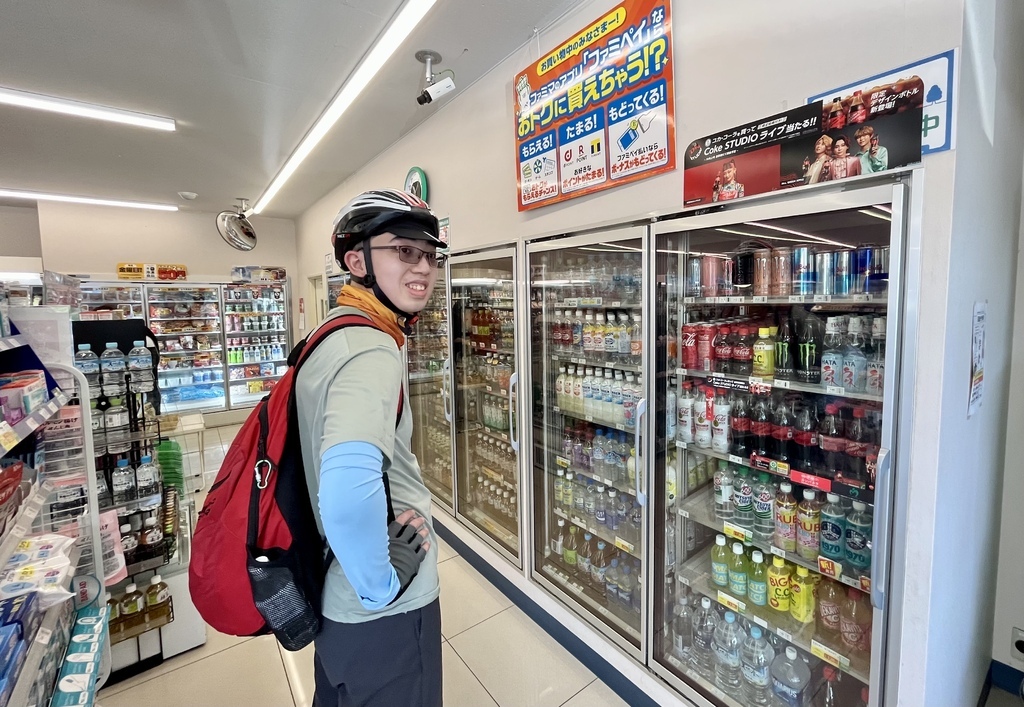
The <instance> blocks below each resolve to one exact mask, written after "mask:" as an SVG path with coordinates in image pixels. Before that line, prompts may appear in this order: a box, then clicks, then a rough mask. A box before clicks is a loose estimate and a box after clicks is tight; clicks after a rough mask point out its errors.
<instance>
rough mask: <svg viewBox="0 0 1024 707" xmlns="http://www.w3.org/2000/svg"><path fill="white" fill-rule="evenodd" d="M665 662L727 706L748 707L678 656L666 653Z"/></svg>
mask: <svg viewBox="0 0 1024 707" xmlns="http://www.w3.org/2000/svg"><path fill="white" fill-rule="evenodd" d="M665 663H666V664H667V665H668V666H669V667H671V668H673V669H674V670H675V671H676V672H678V673H679V674H680V675H682V676H684V677H686V679H687V680H689V681H690V682H691V683H693V684H694V685H696V686H697V687H698V689H703V690H706V691H707V692H710V693H711V694H712V695H714V696H715V697H716V698H717V699H718V700H719V701H721V702H722V703H723V704H725V705H727V707H747V705H746V704H744V703H742V702H740V701H738V700H737V699H735V698H734V697H732V696H730V695H727V694H725V693H724V692H723V691H722V689H721V688H720V687H718V686H717V685H715V684H714V682H713V681H712V680H710V679H708V678H705V677H703V676H702V675H700V674H699V673H698V672H697V671H696V670H694V669H693V668H691V667H690V665H689V664H685V663H683V662H682V661H681V660H679V658H677V657H676V656H674V655H665Z"/></svg>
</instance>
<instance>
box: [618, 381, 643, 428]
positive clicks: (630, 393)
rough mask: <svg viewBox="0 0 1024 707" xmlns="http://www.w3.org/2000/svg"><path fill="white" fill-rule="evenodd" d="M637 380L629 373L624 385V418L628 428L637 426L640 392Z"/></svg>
mask: <svg viewBox="0 0 1024 707" xmlns="http://www.w3.org/2000/svg"><path fill="white" fill-rule="evenodd" d="M635 380H636V377H635V376H634V375H633V374H632V373H627V374H626V382H625V383H624V384H623V386H622V419H623V424H624V425H625V427H626V429H627V430H631V429H634V428H635V427H636V403H637V400H638V399H639V398H640V394H639V391H638V390H637V387H636V383H635Z"/></svg>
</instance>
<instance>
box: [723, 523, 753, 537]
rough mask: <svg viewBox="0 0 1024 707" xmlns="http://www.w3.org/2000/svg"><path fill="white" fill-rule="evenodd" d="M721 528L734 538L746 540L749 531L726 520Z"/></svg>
mask: <svg viewBox="0 0 1024 707" xmlns="http://www.w3.org/2000/svg"><path fill="white" fill-rule="evenodd" d="M723 530H724V531H725V534H726V535H728V536H729V537H730V538H733V539H735V540H746V539H747V533H748V532H749V531H748V530H747V529H746V528H741V527H740V526H738V525H733V524H732V523H728V522H727V523H724V524H723Z"/></svg>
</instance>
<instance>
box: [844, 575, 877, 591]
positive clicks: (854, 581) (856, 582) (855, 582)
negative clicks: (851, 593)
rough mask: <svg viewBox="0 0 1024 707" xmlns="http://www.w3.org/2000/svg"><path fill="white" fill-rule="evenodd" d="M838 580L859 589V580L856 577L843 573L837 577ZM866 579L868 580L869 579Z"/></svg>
mask: <svg viewBox="0 0 1024 707" xmlns="http://www.w3.org/2000/svg"><path fill="white" fill-rule="evenodd" d="M839 581H840V582H842V583H843V584H845V585H847V586H849V587H853V588H854V589H860V580H859V579H857V578H856V577H847V576H846V575H843V576H842V577H840V578H839ZM868 581H869V582H870V580H868Z"/></svg>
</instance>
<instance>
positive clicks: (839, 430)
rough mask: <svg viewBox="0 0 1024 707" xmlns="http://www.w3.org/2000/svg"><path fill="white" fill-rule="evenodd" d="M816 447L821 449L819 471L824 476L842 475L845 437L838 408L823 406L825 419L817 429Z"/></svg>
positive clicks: (844, 464) (844, 462) (831, 405)
mask: <svg viewBox="0 0 1024 707" xmlns="http://www.w3.org/2000/svg"><path fill="white" fill-rule="evenodd" d="M818 446H819V447H821V456H820V464H821V466H820V471H821V472H822V473H823V474H825V475H826V476H830V477H833V478H834V477H836V476H840V475H842V473H843V471H844V470H845V467H846V437H844V436H843V424H842V422H841V420H840V418H839V406H838V405H836V404H835V403H829V404H828V405H826V406H825V417H823V418H822V419H821V425H820V427H819V428H818Z"/></svg>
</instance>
